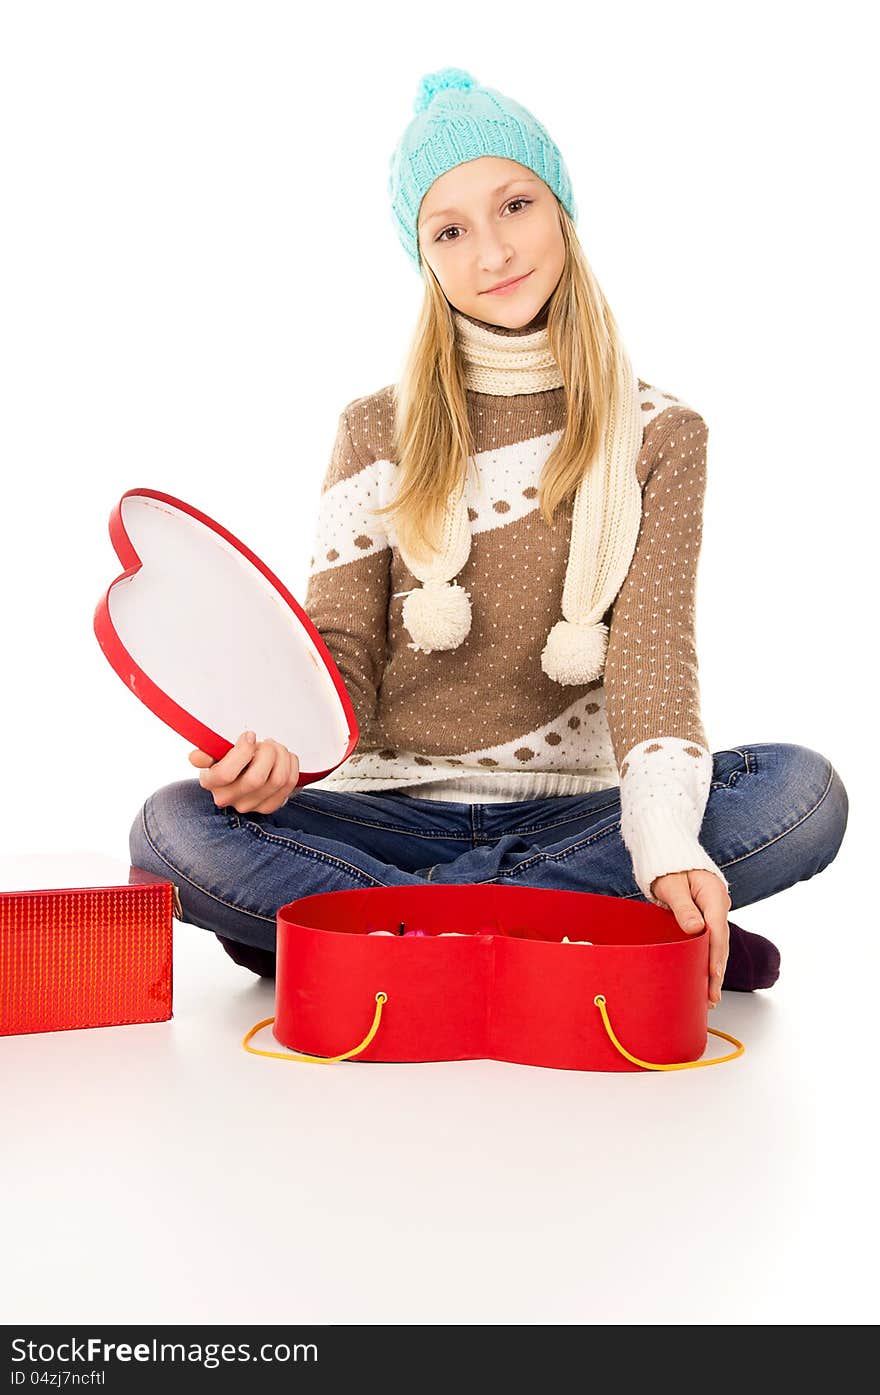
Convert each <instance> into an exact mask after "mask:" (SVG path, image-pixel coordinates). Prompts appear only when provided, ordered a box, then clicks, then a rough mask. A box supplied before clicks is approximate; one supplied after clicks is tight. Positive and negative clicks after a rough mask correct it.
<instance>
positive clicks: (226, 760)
mask: <svg viewBox="0 0 880 1395" xmlns="http://www.w3.org/2000/svg"><path fill="white" fill-rule="evenodd" d="M250 734H251V733H248V732H246V731H243V732H242V734H241V736H240V737H239V738H238V740H237V741H236V743H235V745H234V746H232V747H231V748H230V749H229V750H228V751H227V752H226V755H225V756H223V758H222V759H221V760H218V761H215V762H214V763H213V765H212V766H211V768H210V770H205V771H203V773H202V774H201V775H200V776H199V783H200V784H201V786H202V788H203V789H206V790H218V789H220V788H221V786H229V785H231V784H232V783H233V781H234V780H235V779H236V778H237V776H238V775H239V774H240V773H241V771H242V770H243V769H244V767H245V766H246V765H247V763H248V761H249V760H251V758H252V757H253V755H254V751H255V748H256V742H255V741H254V740H248V736H249V735H250ZM195 763H196V762H193V764H195Z"/></svg>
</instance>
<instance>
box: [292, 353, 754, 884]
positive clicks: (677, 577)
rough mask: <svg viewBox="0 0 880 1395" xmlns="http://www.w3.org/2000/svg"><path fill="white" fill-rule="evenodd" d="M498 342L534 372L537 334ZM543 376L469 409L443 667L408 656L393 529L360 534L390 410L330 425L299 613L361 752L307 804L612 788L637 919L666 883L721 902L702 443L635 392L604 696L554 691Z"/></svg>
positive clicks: (392, 466) (561, 509)
mask: <svg viewBox="0 0 880 1395" xmlns="http://www.w3.org/2000/svg"><path fill="white" fill-rule="evenodd" d="M498 333H499V337H500V338H501V339H503V346H504V352H505V353H509V352H515V348H516V344H517V340H518V339H525V340H526V341H527V345H528V347H527V352H528V354H529V355H530V356H531V355H533V354H534V352H535V347H536V345H535V340H534V335H533V333H528V334H524V333H523V332H521V331H509V330H500V329H499V331H498ZM538 347H539V348H540V343H539V344H538ZM481 367H483V365H481ZM545 368H546V365H543V366H542V365H541V364H540V363H537V364H534V363H530V364H529V366H527V367H525V368H524V369H523V370H522V371H517V370H513V373H514V377H513V380H511V378H510V372H511V369H510V367H509V366H507V365H505V366H502V367H499V369H498V375H499V376H498V378H497V379H495V380H493V379H492V376H491V371H490V375H489V378H488V380H487V379H483V380H482V381H483V384H484V386H483V390H481V391H477V390H475V389H471V388H468V389H467V404H468V414H469V418H470V421H471V425H472V428H473V431H474V437H475V447H476V455H475V461H474V464H475V466H476V469H475V470H472V471H471V472H469V477H468V482H467V490H466V500H467V517H468V521H469V524H470V533H471V546H470V552H469V555H468V557H467V560H466V562H465V564H464V566H463V567H462V569H461V571H460V573H459V575H458V580H459V581H460V583H461V585H462V587H463V588H464V589H465V590H466V591H467V592H468V594H469V596H470V604H471V625H470V631H469V633H468V635H467V638H466V639H465V640H464V642H463V643H462V644H461V645H459V646H458V647H457V648H454V649H451V650H449V651H435V652H432V653H421V652H418V651H417V650H415V649H413V648H412V647H411V644H410V643H409V640H410V636H409V634H408V631H407V628H406V626H405V624H404V622H403V614H402V608H403V605H404V604H405V600H406V597H407V593H408V592H409V591H410V590H412V589H414V588H415V587H416V586H417V584H418V583H417V581H416V578H415V577H414V575H413V573H412V572H411V571H410V570H409V568H408V567H407V566H406V563H405V562H404V560H403V558H402V556H401V553H400V549H399V548H398V547H397V545H396V539H395V535H394V530H393V520H392V519H391V517H390V516H388V515H386V516H385V517H384V518H382V519H376V518H374V517H373V516H372V515H371V514H370V508H371V507H377V506H378V507H382V506H385V505H386V504H388V503H390V502H391V501H392V499H393V497H394V494H395V491H396V487H397V481H396V478H395V476H396V471H397V466H396V462H395V460H394V455H393V445H392V442H393V435H392V429H393V423H394V403H393V390H392V388H391V387H385V388H381V389H380V390H379V391H377V392H374V393H372V394H370V395H369V396H366V397H360V398H356V399H355V400H354V401H352V402H350V403H349V404H348V405H347V406H346V408H345V409H344V410H343V412H342V413H341V415H340V417H339V421H338V426H337V431H336V438H335V441H334V443H333V447H332V451H331V458H330V463H329V467H328V469H327V471H326V473H325V476H324V480H323V485H322V490H321V494H320V500H319V509H318V521H317V527H316V531H315V546H314V553H313V556H312V558H311V560H310V563H309V566H310V574H309V579H308V586H307V591H306V596H305V600H304V609H305V610H306V613H307V614H308V615H309V617H310V619H311V620H312V622H313V623H314V624H315V626H316V628H317V629H318V631H319V633H320V634H321V637H322V639H323V640H324V642H325V644H326V645H327V648H328V649H329V651H330V653H331V654H332V656H333V658H334V660H335V662H336V664H337V665H338V667H339V670H340V673H341V675H342V678H343V681H344V682H345V684H346V687H347V689H348V692H349V694H350V696H351V699H352V703H353V705H354V708H355V712H356V714H357V718H358V723H359V726H360V740H359V743H358V746H357V749H356V750H355V752H354V753H353V754H352V755H351V756H350V757H349V758H348V760H347V761H345V762H343V764H342V765H340V766H339V767H338V768H337V769H336V770H334V771H332V772H331V774H330V775H328V776H325V778H324V779H323V780H320V781H317V782H315V783H314V784H313V785H312V786H310V788H314V789H320V788H322V787H323V788H327V789H338V790H345V791H351V792H359V791H360V792H370V791H380V790H405V791H406V793H407V794H410V795H415V796H419V795H422V796H424V797H426V798H430V799H453V800H457V801H462V802H467V801H468V800H473V801H477V802H491V801H493V800H505V799H508V800H509V799H532V798H538V797H540V796H545V795H546V796H552V795H567V794H582V793H590V792H593V791H596V790H602V789H612V788H614V787H615V786H617V785H618V784H619V786H620V803H621V835H622V837H623V839H624V841H625V843H626V845H627V847H628V849H629V851H630V854H631V856H632V858H633V873H634V879H635V881H636V885H637V886H638V887H639V889H640V890H641V891H642V893H643V894H644V895H645V896H646V897H647V898H648V899H649V900H651V901H654V902H655V904H660V903H659V902H657V901H656V898H654V897H653V896H651V894H650V885H651V882H652V881H653V880H654V879H655V878H656V877H658V876H661V875H663V874H664V873H666V872H672V871H686V870H689V869H690V868H696V867H707V868H708V870H711V871H714V872H715V873H716V874H717V875H718V876H719V877H720V878H721V880H722V881H723V882H724V883H725V886H727V882H726V879H725V878H724V876H723V874H722V873H721V871H720V869H719V868H718V867H717V866H715V864H713V863H711V859H709V858H708V856H707V854H706V853H705V850H704V849H702V847H701V846H700V843H699V837H698V835H699V830H700V825H701V822H702V818H703V814H704V811H705V805H706V801H707V798H708V791H709V784H710V779H711V771H712V756H711V752H710V750H709V748H708V743H707V740H706V734H705V731H704V728H703V724H702V719H701V715H700V700H699V684H698V670H697V656H696V649H695V635H694V625H695V595H696V573H697V562H698V557H699V550H700V543H701V535H702V507H703V499H704V492H705V483H706V446H707V436H708V432H707V428H706V424H705V422H704V421H703V419H702V417H701V416H700V415H699V413H697V412H696V411H694V410H693V409H692V408H691V407H689V406H688V405H687V404H685V403H684V402H682V401H681V400H680V399H679V398H677V397H675V396H674V395H673V394H671V393H669V392H663V391H661V390H659V389H658V388H656V387H654V386H652V385H651V384H649V383H647V382H644V381H642V380H638V395H639V410H640V412H641V414H642V421H643V427H644V430H643V441H642V447H641V450H640V452H639V456H638V460H637V463H636V473H637V476H638V483H639V488H640V491H641V499H642V507H641V522H640V527H639V533H638V540H637V543H636V547H635V551H634V553H633V556H632V560H631V563H630V566H629V569H628V571H627V573H626V576H625V577H624V578H623V581H622V584H621V587H620V590H619V592H618V593H617V595H616V598H615V600H614V602H613V604H612V605H610V606H609V607H608V609H607V610H606V612H605V614H604V616H603V620H604V622H605V624H606V625H607V626H608V644H607V652H606V656H605V664H604V670H603V672H602V674H601V676H600V677H598V678H596V679H594V680H593V681H591V682H589V683H586V684H581V685H574V686H569V687H563V686H560V685H559V684H558V683H557V682H555V681H553V680H552V679H551V678H550V677H549V676H548V675H547V674H546V673H545V672H544V670H543V668H542V665H541V651H542V647H543V645H544V644H545V641H546V636H547V633H548V631H549V630H550V628H551V627H552V625H553V623H554V621H555V620H556V619H557V617H558V615H559V609H560V598H561V596H562V591H563V586H564V580H565V575H566V568H567V561H568V554H569V547H570V542H571V535H572V515H573V502H572V500H571V499H569V500H568V501H566V502H565V503H563V504H561V505H559V506H558V507H557V510H556V513H555V516H554V520H553V523H552V524H550V525H548V524H547V523H546V522H545V521H544V519H543V517H542V515H541V513H540V510H539V508H538V505H537V498H538V486H539V482H540V476H541V470H542V467H543V465H544V462H545V461H546V459H547V457H548V455H549V454H550V451H551V450H552V449H553V447H554V445H555V444H556V442H557V441H558V440H559V439H560V437H561V434H562V429H563V427H564V423H565V412H566V403H565V391H564V389H563V388H562V387H554V388H551V389H549V390H548V389H546V388H545V387H543V386H542V385H540V384H542V383H543V378H541V376H540V375H541V374H542V373H543V372H544V370H545ZM533 372H534V373H536V374H537V375H538V378H537V381H535V380H534V379H532V378H530V374H531V373H533ZM511 381H513V383H514V386H515V390H514V391H513V392H511V391H509V387H510V384H511ZM493 388H494V389H497V390H495V391H493ZM294 797H295V796H294ZM728 889H729V888H728Z"/></svg>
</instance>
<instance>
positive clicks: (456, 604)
mask: <svg viewBox="0 0 880 1395" xmlns="http://www.w3.org/2000/svg"><path fill="white" fill-rule="evenodd" d="M403 623H404V625H405V626H406V628H407V630H408V631H409V634H410V637H411V638H412V639H413V640H414V641H415V642H414V643H413V644H411V645H410V646H409V647H410V649H420V650H422V652H423V653H425V654H430V653H432V652H433V651H434V650H435V649H457V648H458V646H459V644H461V642H462V640H463V639H464V638H465V637H466V636H467V635H468V634H469V633H470V628H471V602H470V596H469V595H468V593H467V591H465V589H464V587H463V586H459V585H458V583H457V582H446V581H439V582H438V581H426V582H425V584H424V586H419V587H417V588H415V589H414V590H412V591H410V592H409V594H408V595H407V598H406V600H405V601H404V603H403Z"/></svg>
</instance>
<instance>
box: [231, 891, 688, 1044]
mask: <svg viewBox="0 0 880 1395" xmlns="http://www.w3.org/2000/svg"><path fill="white" fill-rule="evenodd" d="M381 931H385V932H390V933H386V934H381V933H378V932H381ZM566 937H567V940H568V942H567V943H566V942H565V939H566ZM584 940H586V941H590V943H588V944H584V943H577V941H584ZM277 954H278V957H277V970H276V980H275V993H276V1001H275V1014H276V1015H275V1018H274V1026H273V1035H274V1036H275V1038H276V1040H277V1041H278V1042H279V1043H280V1044H281V1045H282V1046H285V1047H287V1048H289V1050H291V1051H293V1052H297V1053H305V1054H307V1055H309V1056H315V1057H316V1058H317V1057H320V1058H333V1059H339V1057H340V1055H341V1053H345V1052H349V1051H350V1050H351V1048H353V1047H355V1046H356V1045H357V1043H360V1042H362V1041H363V1039H364V1037H365V1036H366V1035H367V1034H368V1032H369V1029H370V1026H371V1023H373V1021H374V1015H375V1014H376V1013H377V1012H378V1009H377V995H385V1001H384V1002H382V1004H381V1014H380V1021H379V1025H378V1028H377V1030H376V1031H375V1034H374V1035H373V1037H372V1039H371V1040H370V1041H369V1044H368V1045H367V1046H365V1047H364V1048H363V1050H361V1051H359V1052H358V1053H357V1055H352V1057H351V1059H353V1060H359V1061H450V1060H463V1059H467V1058H474V1057H488V1058H491V1059H494V1060H498V1061H510V1062H518V1063H521V1064H524V1065H539V1066H553V1067H558V1068H564V1069H570V1070H606V1071H608V1070H610V1071H627V1070H630V1071H633V1070H639V1069H640V1068H641V1067H640V1066H639V1065H637V1064H635V1062H634V1061H631V1060H629V1059H627V1057H626V1056H625V1055H623V1054H622V1053H621V1051H620V1050H619V1049H618V1047H617V1046H616V1045H615V1044H614V1042H613V1041H612V1039H611V1035H610V1034H609V1031H608V1028H607V1027H606V1025H605V1021H604V1020H603V1014H602V1012H601V1010H600V1008H599V1006H598V1005H597V1003H596V1002H595V1001H594V1000H595V999H596V997H597V995H601V997H602V998H603V999H604V1004H605V1009H606V1012H607V1015H608V1019H609V1022H610V1026H611V1027H612V1028H613V1032H614V1035H615V1036H616V1037H617V1038H618V1040H619V1041H620V1042H621V1043H622V1044H623V1045H624V1046H625V1047H626V1049H627V1051H628V1052H629V1053H630V1054H631V1055H632V1056H634V1057H636V1058H639V1059H643V1060H644V1061H645V1062H655V1063H659V1064H665V1063H680V1062H687V1061H696V1060H698V1058H699V1057H700V1056H701V1055H702V1053H703V1052H704V1050H705V1048H706V1043H707V1034H708V1031H709V1029H708V1027H707V1016H708V1009H707V1005H706V992H707V979H708V955H709V940H708V933H707V931H706V930H705V929H704V930H703V931H702V932H701V933H700V934H698V935H687V934H685V932H684V931H683V930H682V929H680V927H679V926H678V923H677V921H676V919H675V917H674V915H673V913H672V912H671V911H667V910H665V909H664V908H663V907H660V906H654V905H652V904H650V903H647V902H632V901H627V900H623V899H622V898H620V897H614V896H599V895H591V894H589V893H585V892H580V891H550V890H546V889H542V888H537V887H514V886H501V885H485V886H480V885H474V884H468V885H449V886H443V885H437V886H431V885H427V884H426V885H425V886H416V887H378V888H373V887H370V888H364V889H358V890H353V891H335V892H325V893H321V894H316V895H312V896H305V897H301V898H300V899H299V900H296V901H292V902H290V903H289V904H287V905H285V906H282V907H281V908H280V909H279V911H278V913H277ZM271 1020H272V1019H267V1021H271ZM252 1030H256V1029H252Z"/></svg>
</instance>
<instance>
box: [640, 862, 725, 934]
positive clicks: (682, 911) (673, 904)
mask: <svg viewBox="0 0 880 1395" xmlns="http://www.w3.org/2000/svg"><path fill="white" fill-rule="evenodd" d="M715 880H716V881H717V880H718V878H717V877H716V878H715ZM657 881H658V882H660V883H662V888H663V890H662V895H658V892H657V891H655V892H654V895H655V896H658V899H660V900H663V901H665V902H666V904H667V906H668V907H669V909H670V910H671V911H672V912H673V914H674V915H675V919H676V920H677V921H678V923H679V925H680V926H681V928H682V930H686V931H687V932H688V934H689V935H695V934H696V933H697V931H698V930H702V928H703V916H702V913H701V911H700V908H699V906H697V905H695V904H694V900H693V897H692V896H691V889H690V884H689V882H688V873H687V872H670V873H667V874H666V876H664V877H659V878H658V879H657ZM655 885H656V883H655Z"/></svg>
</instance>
